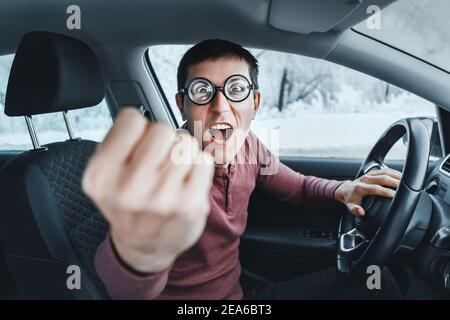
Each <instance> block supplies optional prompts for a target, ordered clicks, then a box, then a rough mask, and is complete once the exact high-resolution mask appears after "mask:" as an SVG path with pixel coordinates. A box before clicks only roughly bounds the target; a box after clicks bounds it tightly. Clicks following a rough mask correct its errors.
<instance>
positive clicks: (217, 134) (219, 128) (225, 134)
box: [209, 123, 233, 143]
mask: <svg viewBox="0 0 450 320" xmlns="http://www.w3.org/2000/svg"><path fill="white" fill-rule="evenodd" d="M209 134H210V135H211V137H212V138H213V140H214V141H217V142H220V143H224V142H226V141H227V140H228V139H230V137H231V135H232V134H233V127H232V126H231V125H229V124H228V123H216V124H213V125H212V126H211V127H210V128H209Z"/></svg>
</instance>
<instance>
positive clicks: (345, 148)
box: [148, 45, 436, 159]
mask: <svg viewBox="0 0 450 320" xmlns="http://www.w3.org/2000/svg"><path fill="white" fill-rule="evenodd" d="M189 47H190V46H186V45H162V46H154V47H151V48H150V49H149V51H148V52H149V59H150V62H151V65H152V67H153V69H154V71H155V73H156V76H157V78H158V80H159V82H160V84H161V87H162V88H163V90H164V93H165V95H166V98H167V100H168V101H169V104H170V107H171V108H172V109H173V112H174V114H175V116H176V118H177V121H178V124H180V123H181V116H180V113H179V111H178V108H177V106H176V103H175V93H176V92H177V82H176V71H177V66H178V63H179V61H180V59H181V57H182V55H183V54H184V52H185V51H186V50H187V49H188V48H189ZM250 51H251V52H252V53H253V54H254V55H255V57H256V58H257V59H258V61H259V65H260V73H259V85H260V91H261V106H260V109H259V110H258V113H257V116H256V119H255V120H254V121H253V123H252V127H251V128H252V130H253V131H254V132H255V133H256V134H257V135H258V137H259V138H260V139H261V140H262V141H263V142H264V143H265V144H266V145H267V146H268V147H269V148H270V149H271V150H272V151H274V152H275V153H278V155H280V156H301V157H324V158H364V157H365V156H366V155H367V154H368V152H369V151H370V148H371V147H372V146H373V144H374V143H375V142H376V141H377V139H378V138H379V136H380V135H381V134H382V133H383V132H384V131H385V130H386V129H387V128H388V126H389V125H391V124H392V123H393V122H395V121H396V120H398V119H401V118H405V117H412V116H431V117H435V115H436V113H435V106H434V104H432V103H431V102H429V101H427V100H424V99H422V98H420V97H418V96H416V95H414V94H412V93H410V92H407V91H405V90H402V89H400V88H398V87H395V86H393V85H391V84H389V83H386V82H384V81H381V80H379V79H376V78H373V77H371V76H368V75H366V74H363V73H360V72H357V71H354V70H352V69H349V68H346V67H343V66H340V65H337V64H334V63H331V62H328V61H324V60H319V59H313V58H308V57H303V56H300V55H295V54H287V53H282V52H275V51H268V50H257V49H250ZM273 132H275V134H273ZM277 137H278V138H277ZM405 156H406V147H405V145H404V144H403V143H402V142H401V141H400V142H398V143H397V144H396V145H395V146H394V147H393V149H392V150H391V151H390V152H389V154H388V156H387V158H388V159H404V158H405Z"/></svg>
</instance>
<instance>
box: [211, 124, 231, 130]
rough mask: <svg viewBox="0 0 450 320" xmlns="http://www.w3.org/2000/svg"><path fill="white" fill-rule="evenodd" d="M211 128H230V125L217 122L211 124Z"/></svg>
mask: <svg viewBox="0 0 450 320" xmlns="http://www.w3.org/2000/svg"><path fill="white" fill-rule="evenodd" d="M211 129H216V130H223V129H232V128H231V126H229V125H228V124H225V123H218V124H213V125H212V126H211Z"/></svg>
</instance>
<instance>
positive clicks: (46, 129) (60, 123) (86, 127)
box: [0, 55, 112, 151]
mask: <svg viewBox="0 0 450 320" xmlns="http://www.w3.org/2000/svg"><path fill="white" fill-rule="evenodd" d="M13 59H14V55H6V56H0V151H1V150H27V149H31V148H32V144H31V140H30V136H29V133H28V129H27V126H26V124H25V120H24V118H23V117H8V116H6V115H5V114H4V104H5V95H6V88H7V82H8V78H9V72H10V69H11V65H12V62H13ZM69 117H70V119H71V123H72V127H73V129H74V134H75V136H76V137H80V138H83V139H89V140H94V141H99V142H100V141H102V140H103V138H104V137H105V135H106V133H107V132H108V130H109V129H110V127H111V126H112V119H111V114H110V112H109V109H108V106H107V104H106V101H105V100H103V101H101V102H100V103H99V104H98V105H97V106H94V107H90V108H85V109H79V110H73V111H69ZM33 120H34V124H35V128H36V133H37V136H38V138H39V142H40V143H41V144H42V145H43V144H47V143H51V142H56V141H64V140H67V139H68V134H67V130H66V127H65V123H64V119H63V116H62V114H61V113H50V114H44V115H36V116H33Z"/></svg>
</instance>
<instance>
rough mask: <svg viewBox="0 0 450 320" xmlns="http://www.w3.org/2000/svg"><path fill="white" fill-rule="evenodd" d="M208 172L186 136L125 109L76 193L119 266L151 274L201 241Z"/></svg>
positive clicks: (204, 157) (209, 163) (208, 162)
mask: <svg viewBox="0 0 450 320" xmlns="http://www.w3.org/2000/svg"><path fill="white" fill-rule="evenodd" d="M213 171H214V163H213V160H212V158H211V157H210V156H209V155H208V154H206V153H204V152H203V151H201V150H200V147H199V144H198V143H197V141H196V140H195V139H194V138H193V137H191V136H190V135H189V134H186V133H178V132H176V131H174V130H172V129H170V128H168V127H166V126H163V125H159V124H154V123H150V122H148V121H147V120H146V119H145V118H144V117H143V116H141V114H140V113H139V112H138V111H137V110H136V109H134V108H125V109H124V110H122V111H121V112H120V114H119V115H118V116H117V118H116V121H115V123H114V125H113V127H112V128H111V130H110V131H109V133H108V135H107V136H106V138H105V140H104V142H103V143H102V144H100V145H99V146H98V147H97V150H96V152H95V153H94V155H93V156H92V158H91V160H90V161H89V164H88V166H87V168H86V170H85V172H84V176H83V179H82V186H83V190H84V191H85V193H86V194H87V195H88V196H89V197H90V198H91V199H92V200H93V201H94V202H95V204H96V205H97V207H98V208H99V209H100V211H101V212H102V214H103V215H104V216H105V218H106V219H107V221H108V222H109V224H110V232H111V236H112V240H113V243H114V245H115V248H116V250H117V252H118V254H119V255H120V257H121V258H122V260H123V261H124V262H125V263H127V264H128V265H129V266H130V267H131V268H133V269H135V270H136V271H139V272H143V273H152V272H158V271H161V270H163V269H165V268H167V267H168V266H169V265H170V264H171V263H172V262H173V261H174V260H175V258H176V257H177V256H178V255H179V254H180V253H182V252H183V251H185V250H187V249H188V248H189V247H191V246H192V245H193V244H194V243H195V242H196V241H197V240H198V238H199V237H200V235H201V234H202V232H203V229H204V227H205V223H206V218H207V215H208V213H209V191H210V188H211V183H212V176H213Z"/></svg>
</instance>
